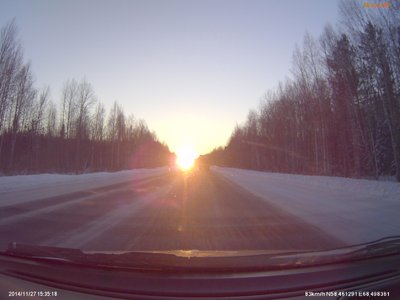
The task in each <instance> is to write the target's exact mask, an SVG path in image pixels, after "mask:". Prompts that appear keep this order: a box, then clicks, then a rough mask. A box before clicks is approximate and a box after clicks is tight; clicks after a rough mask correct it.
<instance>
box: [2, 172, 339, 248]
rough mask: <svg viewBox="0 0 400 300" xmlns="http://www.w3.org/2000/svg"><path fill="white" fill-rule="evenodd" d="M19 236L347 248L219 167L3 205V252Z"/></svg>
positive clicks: (57, 241) (55, 241)
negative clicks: (236, 181)
mask: <svg viewBox="0 0 400 300" xmlns="http://www.w3.org/2000/svg"><path fill="white" fill-rule="evenodd" d="M266 184H267V183H266ZM288 188H290V187H288ZM14 241H15V242H20V243H26V244H34V245H46V246H59V247H69V248H80V249H83V250H98V251H127V250H188V249H198V250H295V249H296V250H297V249H299V250H300V249H302V250H311V249H312V250H314V249H328V248H334V247H339V246H343V243H342V242H341V241H339V240H337V239H335V238H333V237H332V236H329V235H327V234H326V233H325V232H323V231H322V230H320V229H318V228H317V227H315V226H313V225H310V224H308V223H307V222H306V221H304V220H302V219H300V218H298V217H296V216H294V215H292V214H289V213H287V212H285V211H282V210H281V209H278V208H277V207H274V206H272V205H270V204H269V203H268V202H267V201H265V200H261V199H260V198H258V197H256V196H254V195H252V194H251V193H250V192H248V191H246V190H244V189H242V188H241V187H239V186H237V185H235V184H234V183H232V182H230V181H228V180H227V179H225V178H223V177H221V176H219V175H218V174H215V173H213V172H212V171H192V172H188V173H181V172H171V173H168V174H164V175H159V176H156V177H152V178H147V179H143V180H136V181H132V182H126V183H121V184H115V185H112V186H107V187H102V188H96V189H92V190H88V191H82V192H77V193H72V194H68V195H63V196H58V197H52V198H48V199H41V200H35V201H31V202H27V203H22V204H18V205H9V206H3V207H1V208H0V249H1V250H3V249H5V248H6V247H7V245H8V243H9V242H14Z"/></svg>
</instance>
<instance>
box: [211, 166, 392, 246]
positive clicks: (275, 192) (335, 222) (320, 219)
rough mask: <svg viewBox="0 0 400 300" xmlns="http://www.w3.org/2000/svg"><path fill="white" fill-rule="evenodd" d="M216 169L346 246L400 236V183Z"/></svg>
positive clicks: (215, 169)
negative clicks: (347, 244)
mask: <svg viewBox="0 0 400 300" xmlns="http://www.w3.org/2000/svg"><path fill="white" fill-rule="evenodd" d="M212 169H213V170H214V171H215V172H217V173H219V174H221V175H223V176H224V177H226V178H228V179H230V180H231V181H233V182H235V183H236V184H238V185H240V186H242V187H243V188H245V189H247V190H249V191H250V192H252V193H253V194H255V195H257V196H259V197H260V198H262V199H264V200H265V201H266V202H268V203H269V204H271V205H274V206H276V207H279V208H281V209H283V210H285V211H287V212H289V213H291V214H293V215H296V216H298V217H300V218H302V219H303V220H305V221H307V222H308V223H310V224H312V225H315V226H317V227H318V228H320V229H322V230H324V231H325V232H327V233H328V234H330V235H332V236H334V237H336V238H339V239H341V240H342V241H344V242H345V243H349V244H355V243H362V242H369V241H372V240H374V239H378V238H382V237H386V236H390V235H400V183H397V182H382V181H374V180H363V179H349V178H342V177H328V176H306V175H291V174H280V173H267V172H257V171H250V170H240V169H231V168H220V167H213V168H212Z"/></svg>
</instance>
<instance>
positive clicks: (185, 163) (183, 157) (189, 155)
mask: <svg viewBox="0 0 400 300" xmlns="http://www.w3.org/2000/svg"><path fill="white" fill-rule="evenodd" d="M176 155H177V157H176V164H177V165H178V167H179V168H180V169H182V170H184V171H187V170H189V169H191V168H192V167H193V166H194V162H195V160H196V158H197V154H196V152H195V151H194V150H193V149H192V148H191V147H189V146H185V147H183V148H181V149H179V150H178V151H177V153H176Z"/></svg>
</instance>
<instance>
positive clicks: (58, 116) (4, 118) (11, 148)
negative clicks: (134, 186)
mask: <svg viewBox="0 0 400 300" xmlns="http://www.w3.org/2000/svg"><path fill="white" fill-rule="evenodd" d="M171 155H172V154H171V153H170V151H169V149H168V147H167V146H166V145H165V144H163V143H161V142H160V141H158V139H157V136H156V135H155V133H153V132H152V131H150V130H149V128H148V126H147V125H146V123H145V121H143V120H138V119H136V118H134V117H133V115H130V116H126V115H125V113H124V111H123V109H122V107H121V106H120V105H118V103H117V102H114V104H113V106H112V108H111V110H110V111H109V112H108V114H106V110H105V107H104V105H103V103H101V102H100V101H98V100H97V98H96V95H95V92H94V90H93V88H92V86H91V84H90V83H89V82H88V81H87V80H85V79H83V80H81V81H77V80H75V79H71V80H68V81H66V82H65V84H64V86H63V88H62V96H61V99H60V101H59V103H57V104H55V103H54V102H53V101H52V100H51V99H50V89H49V87H45V88H42V89H38V88H36V87H35V84H34V79H33V74H32V70H31V66H30V63H29V62H25V61H24V56H23V50H22V46H21V44H20V42H19V41H18V32H17V26H16V22H15V20H12V21H11V22H9V23H7V24H6V25H5V26H4V27H3V28H2V29H1V32H0V172H1V173H3V174H15V173H21V172H23V173H37V172H75V173H79V172H88V171H101V170H108V171H114V170H121V169H128V168H143V167H156V166H163V165H167V164H168V163H169V161H170V159H171Z"/></svg>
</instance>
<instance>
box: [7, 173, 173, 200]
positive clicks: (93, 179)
mask: <svg viewBox="0 0 400 300" xmlns="http://www.w3.org/2000/svg"><path fill="white" fill-rule="evenodd" d="M166 172H168V168H166V167H163V168H155V169H136V170H127V171H119V172H113V173H107V172H98V173H88V174H80V175H62V174H38V175H18V176H3V177H0V207H1V206H5V205H10V204H20V203H24V202H28V201H33V200H37V199H42V198H47V197H54V196H58V195H63V194H67V193H74V192H78V191H81V190H87V189H93V188H97V187H102V186H107V185H113V184H117V183H122V182H128V181H129V180H138V179H145V178H149V177H152V176H157V175H161V174H163V173H166Z"/></svg>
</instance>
